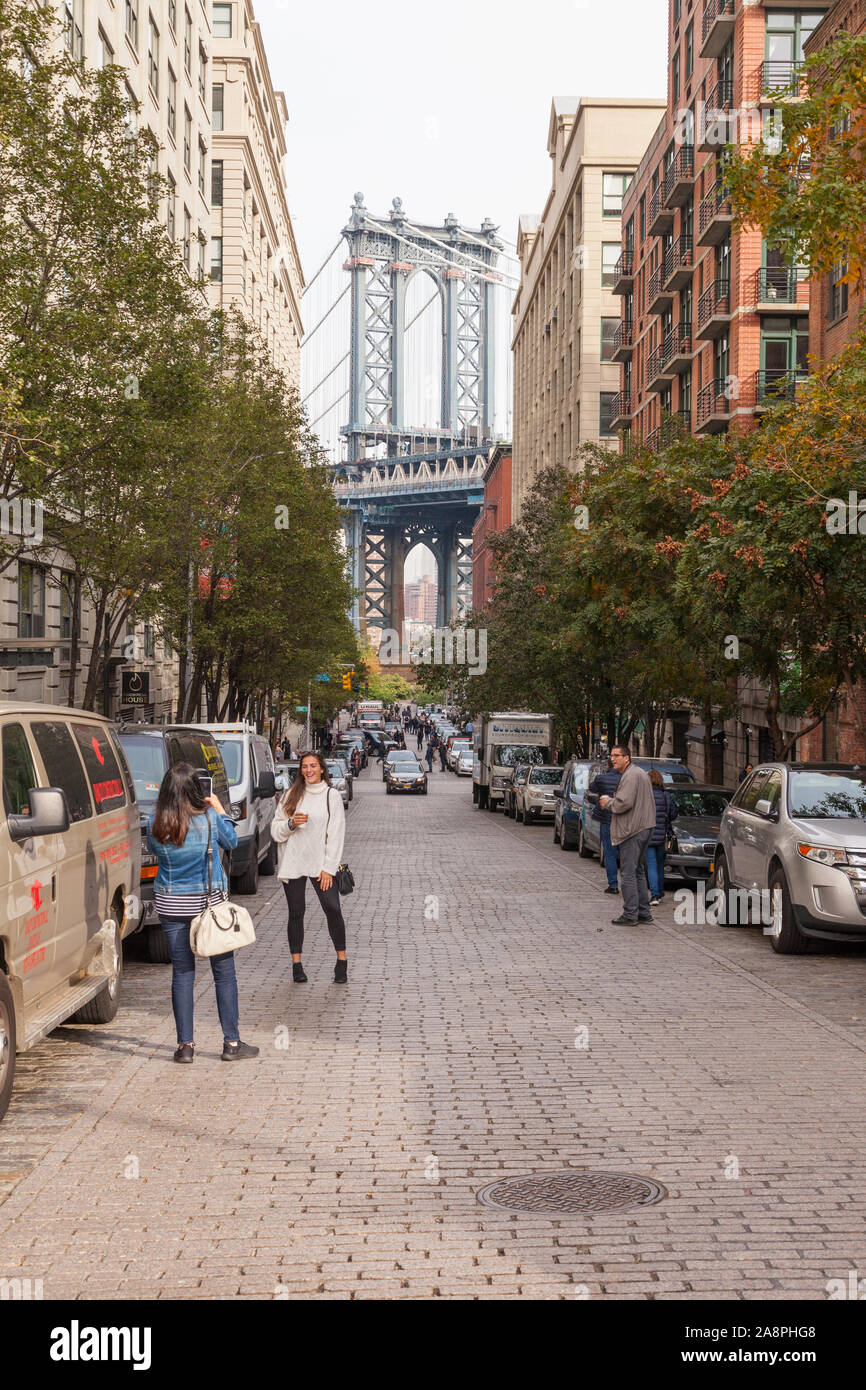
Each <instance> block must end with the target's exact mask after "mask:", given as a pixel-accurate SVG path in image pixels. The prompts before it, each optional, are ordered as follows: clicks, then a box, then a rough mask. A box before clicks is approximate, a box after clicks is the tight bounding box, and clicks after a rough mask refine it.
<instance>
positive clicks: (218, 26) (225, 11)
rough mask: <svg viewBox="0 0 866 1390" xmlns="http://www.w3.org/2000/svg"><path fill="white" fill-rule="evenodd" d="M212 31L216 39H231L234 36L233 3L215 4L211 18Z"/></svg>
mask: <svg viewBox="0 0 866 1390" xmlns="http://www.w3.org/2000/svg"><path fill="white" fill-rule="evenodd" d="M210 27H211V33H212V34H213V36H214V38H216V39H230V38H231V36H232V7H231V5H214V7H213V16H212V18H211V26H210Z"/></svg>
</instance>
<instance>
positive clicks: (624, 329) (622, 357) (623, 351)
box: [612, 319, 634, 362]
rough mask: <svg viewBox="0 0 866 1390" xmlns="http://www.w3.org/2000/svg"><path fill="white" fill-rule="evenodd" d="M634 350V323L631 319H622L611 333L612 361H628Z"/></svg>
mask: <svg viewBox="0 0 866 1390" xmlns="http://www.w3.org/2000/svg"><path fill="white" fill-rule="evenodd" d="M633 351H634V323H633V322H632V320H631V319H623V321H622V323H621V324H620V326H619V328H618V329H617V330H616V332H615V333H614V335H613V354H612V356H613V360H614V362H628V360H629V358H630V357H631V355H632V352H633Z"/></svg>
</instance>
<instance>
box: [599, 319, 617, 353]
mask: <svg viewBox="0 0 866 1390" xmlns="http://www.w3.org/2000/svg"><path fill="white" fill-rule="evenodd" d="M619 325H620V320H619V319H607V318H605V319H602V321H601V360H602V362H612V361H613V349H614V338H615V337H616V330H617V329H618V328H619Z"/></svg>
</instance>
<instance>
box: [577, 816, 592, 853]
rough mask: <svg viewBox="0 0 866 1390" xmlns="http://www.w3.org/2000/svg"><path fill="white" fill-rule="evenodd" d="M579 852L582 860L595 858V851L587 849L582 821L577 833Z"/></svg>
mask: <svg viewBox="0 0 866 1390" xmlns="http://www.w3.org/2000/svg"><path fill="white" fill-rule="evenodd" d="M577 850H578V853H579V855H580V857H581V859H592V858H593V857H594V851H593V850H591V849H589V848H588V847H587V843H586V836H585V835H584V833H583V822H582V821H581V823H580V829H579V830H578V832H577Z"/></svg>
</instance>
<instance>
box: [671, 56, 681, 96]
mask: <svg viewBox="0 0 866 1390" xmlns="http://www.w3.org/2000/svg"><path fill="white" fill-rule="evenodd" d="M679 99H680V55H679V52H677V53H675V54H674V61H673V77H672V86H671V100H672V101H674V102H677V101H679Z"/></svg>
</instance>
